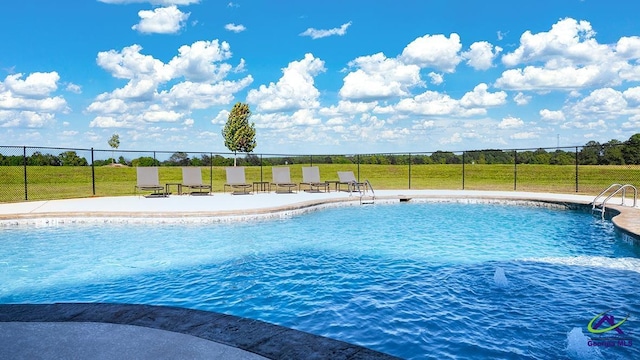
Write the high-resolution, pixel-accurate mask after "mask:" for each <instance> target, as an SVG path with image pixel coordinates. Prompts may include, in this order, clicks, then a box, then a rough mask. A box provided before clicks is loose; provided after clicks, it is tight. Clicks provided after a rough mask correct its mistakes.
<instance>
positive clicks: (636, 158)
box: [622, 134, 640, 165]
mask: <svg viewBox="0 0 640 360" xmlns="http://www.w3.org/2000/svg"><path fill="white" fill-rule="evenodd" d="M622 156H623V157H624V162H625V164H633V165H637V164H640V134H634V135H632V136H631V137H630V138H629V140H627V141H625V142H624V147H623V148H622Z"/></svg>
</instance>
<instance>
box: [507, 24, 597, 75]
mask: <svg viewBox="0 0 640 360" xmlns="http://www.w3.org/2000/svg"><path fill="white" fill-rule="evenodd" d="M594 37H595V31H593V29H592V28H591V24H590V23H589V22H588V21H577V20H574V19H571V18H566V19H562V20H560V21H558V22H557V23H555V24H554V25H553V26H552V27H551V30H550V31H549V32H541V33H538V34H532V33H531V32H530V31H525V33H524V34H522V36H521V37H520V46H519V47H518V48H517V49H516V50H514V51H513V52H511V53H508V54H505V55H504V56H503V57H502V62H503V63H504V64H505V65H507V66H516V65H518V64H523V63H530V62H534V61H535V62H539V61H545V62H546V61H553V60H556V59H557V58H558V57H559V56H561V57H563V58H564V60H566V61H570V63H571V64H585V63H593V62H594V61H598V60H602V59H604V58H606V57H607V53H608V52H609V49H608V47H607V46H606V45H600V44H598V42H597V41H596V40H595V38H594Z"/></svg>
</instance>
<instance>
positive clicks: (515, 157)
mask: <svg viewBox="0 0 640 360" xmlns="http://www.w3.org/2000/svg"><path fill="white" fill-rule="evenodd" d="M517 189H518V152H517V151H516V150H513V191H516V190H517Z"/></svg>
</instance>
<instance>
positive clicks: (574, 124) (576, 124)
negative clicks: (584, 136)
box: [562, 120, 607, 130]
mask: <svg viewBox="0 0 640 360" xmlns="http://www.w3.org/2000/svg"><path fill="white" fill-rule="evenodd" d="M562 128H563V129H582V130H593V129H598V128H600V129H606V128H607V124H606V123H605V121H604V120H597V121H589V122H580V121H570V122H566V123H564V124H562Z"/></svg>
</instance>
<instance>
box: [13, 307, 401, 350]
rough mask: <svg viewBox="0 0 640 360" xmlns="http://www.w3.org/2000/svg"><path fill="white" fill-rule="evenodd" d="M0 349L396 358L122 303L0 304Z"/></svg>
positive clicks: (230, 319)
mask: <svg viewBox="0 0 640 360" xmlns="http://www.w3.org/2000/svg"><path fill="white" fill-rule="evenodd" d="M0 349H2V350H1V352H2V355H1V356H2V357H3V358H7V359H63V358H64V359H71V358H73V359H105V360H106V359H123V358H126V359H212V358H213V359H231V360H233V359H247V360H253V359H265V358H266V359H370V360H385V359H389V360H390V359H397V358H396V357H393V356H390V355H387V354H383V353H380V352H376V351H373V350H370V349H367V348H364V347H361V346H358V345H353V344H349V343H345V342H343V341H338V340H333V339H329V338H326V337H322V336H317V335H312V334H309V333H305V332H302V331H298V330H293V329H289V328H286V327H283V326H278V325H274V324H270V323H266V322H263V321H259V320H251V319H245V318H240V317H237V316H232V315H225V314H220V313H214V312H207V311H200V310H191V309H183V308H175V307H164V306H150V305H127V304H45V305H33V304H8V305H0Z"/></svg>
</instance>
